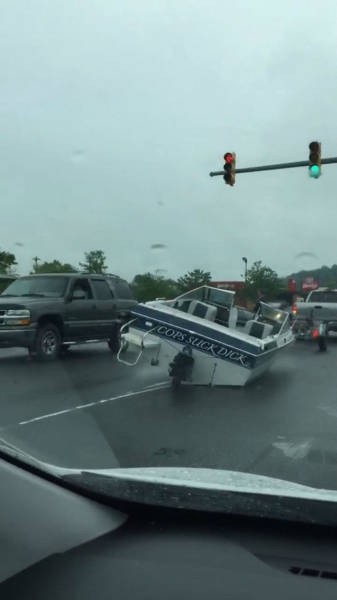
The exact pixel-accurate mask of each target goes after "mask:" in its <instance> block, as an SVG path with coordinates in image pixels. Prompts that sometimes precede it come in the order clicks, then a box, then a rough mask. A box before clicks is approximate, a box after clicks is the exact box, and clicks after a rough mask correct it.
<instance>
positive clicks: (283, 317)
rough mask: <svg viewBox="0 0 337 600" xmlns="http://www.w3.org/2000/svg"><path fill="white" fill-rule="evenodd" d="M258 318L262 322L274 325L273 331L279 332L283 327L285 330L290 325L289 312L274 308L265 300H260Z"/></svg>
mask: <svg viewBox="0 0 337 600" xmlns="http://www.w3.org/2000/svg"><path fill="white" fill-rule="evenodd" d="M257 320H258V321H259V322H260V323H268V324H269V325H273V333H279V332H280V331H281V329H282V331H284V330H285V329H288V327H290V322H289V314H288V313H287V312H285V311H283V310H279V309H277V308H273V307H272V306H270V305H269V304H265V303H264V302H260V306H259V310H258V313H257Z"/></svg>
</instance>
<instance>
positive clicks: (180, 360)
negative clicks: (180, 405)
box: [169, 346, 194, 388]
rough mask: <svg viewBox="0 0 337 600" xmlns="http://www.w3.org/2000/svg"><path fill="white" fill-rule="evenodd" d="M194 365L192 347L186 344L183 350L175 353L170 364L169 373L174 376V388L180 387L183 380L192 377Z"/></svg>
mask: <svg viewBox="0 0 337 600" xmlns="http://www.w3.org/2000/svg"><path fill="white" fill-rule="evenodd" d="M193 365H194V358H193V356H192V349H191V348H190V347H189V346H185V347H184V348H183V349H182V351H181V352H178V354H176V355H175V357H174V359H173V361H172V362H171V363H170V365H169V367H170V368H169V375H170V377H172V385H173V387H174V388H177V387H179V386H180V384H181V382H182V381H187V380H188V379H189V378H190V376H191V374H192V369H193Z"/></svg>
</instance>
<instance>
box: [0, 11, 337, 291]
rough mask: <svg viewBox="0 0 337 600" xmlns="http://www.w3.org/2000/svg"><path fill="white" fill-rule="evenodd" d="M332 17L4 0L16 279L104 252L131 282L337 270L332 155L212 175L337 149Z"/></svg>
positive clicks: (1, 75)
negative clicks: (159, 276) (251, 267)
mask: <svg viewBox="0 0 337 600" xmlns="http://www.w3.org/2000/svg"><path fill="white" fill-rule="evenodd" d="M336 22H337V3H336V0H331V1H330V0H323V1H322V2H320V3H318V2H317V1H316V2H313V1H312V0H297V1H296V2H295V1H294V0H284V1H282V2H272V1H270V0H254V1H253V0H236V2H232V1H231V2H227V1H224V0H219V1H218V0H202V1H201V0H119V1H117V0H55V1H51V0H29V2H23V1H22V0H2V1H1V4H0V90H1V92H0V192H1V211H0V223H1V227H0V246H1V247H2V248H4V249H6V250H11V251H14V252H15V254H16V256H17V258H18V260H19V267H20V272H22V273H24V272H25V271H27V270H29V269H30V267H31V263H32V258H33V257H34V256H36V255H37V256H39V257H40V258H41V259H42V260H53V259H54V258H57V259H59V260H62V261H66V262H70V263H72V264H75V265H77V264H78V262H79V261H80V260H81V259H82V258H83V253H84V251H86V250H91V249H97V248H98V249H103V250H104V251H105V253H106V255H107V258H108V263H109V270H110V271H111V272H115V273H118V274H120V275H123V276H125V277H127V278H131V277H133V276H134V275H135V274H136V273H141V272H145V271H155V270H162V271H160V272H162V273H163V274H167V275H168V276H173V277H175V276H178V275H180V274H182V273H184V272H185V271H187V270H190V269H193V268H196V267H198V268H203V269H206V270H209V271H211V273H212V275H213V278H214V279H236V278H239V277H240V275H241V274H242V272H243V263H242V257H243V256H246V257H247V258H248V261H249V264H251V263H252V262H253V261H255V260H259V259H261V260H262V261H263V262H264V263H266V264H268V265H270V266H271V267H273V268H274V269H275V270H276V271H277V272H278V273H279V274H281V275H285V274H287V273H290V272H292V271H295V270H299V269H301V268H308V267H310V266H312V267H317V266H320V265H322V264H328V265H331V264H332V263H336V262H337V242H336V230H337V194H336V190H337V165H336V166H334V165H331V166H327V167H323V174H322V177H321V178H320V179H319V180H317V181H315V180H310V179H309V177H308V174H307V169H306V168H301V169H293V170H288V171H274V172H269V173H254V174H243V175H238V176H237V181H236V185H235V187H234V188H230V187H229V186H226V185H225V184H224V181H223V180H222V178H212V179H211V178H210V177H209V172H210V171H212V170H219V169H221V168H222V165H223V160H222V156H223V153H224V152H226V151H232V150H234V151H236V153H237V166H238V167H244V166H253V165H257V164H266V163H273V162H284V161H291V160H295V161H297V160H306V159H307V157H308V149H307V147H308V143H309V142H310V141H311V140H313V139H318V140H320V141H321V142H322V155H323V156H325V157H327V156H335V155H337V109H336V106H337V104H336V98H337V27H336ZM153 244H164V245H165V248H158V247H157V248H155V249H151V246H152V245H153ZM308 252H309V253H313V254H314V255H315V256H313V257H312V256H311V257H310V256H309V257H308V255H307V254H306V253H308Z"/></svg>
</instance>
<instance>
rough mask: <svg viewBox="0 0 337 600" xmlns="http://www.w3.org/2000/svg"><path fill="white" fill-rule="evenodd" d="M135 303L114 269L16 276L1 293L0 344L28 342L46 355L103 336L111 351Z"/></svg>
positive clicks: (43, 357)
mask: <svg viewBox="0 0 337 600" xmlns="http://www.w3.org/2000/svg"><path fill="white" fill-rule="evenodd" d="M136 304H137V302H136V300H135V299H134V298H133V296H132V292H131V290H130V287H129V285H128V284H127V282H126V281H124V280H123V279H121V278H119V277H117V276H116V275H106V274H104V275H96V274H87V273H70V274H69V273H61V274H59V273H57V274H50V275H49V274H43V275H29V276H27V277H20V278H18V279H17V280H16V281H14V282H13V283H11V284H10V285H9V286H8V287H7V288H6V290H5V291H4V292H3V293H2V294H0V348H13V347H21V348H27V349H28V351H29V353H30V354H31V355H32V356H34V357H36V358H37V359H39V360H44V361H47V360H54V359H56V358H57V357H58V356H59V355H60V354H61V353H62V351H65V350H66V349H67V348H69V347H70V346H71V345H73V344H79V343H86V342H91V341H99V340H106V341H107V342H108V345H109V347H110V349H111V351H112V352H113V353H116V352H117V350H118V347H119V337H120V336H119V330H120V327H121V325H122V324H124V323H125V322H126V321H127V320H128V319H129V311H130V309H131V308H132V307H133V306H135V305H136Z"/></svg>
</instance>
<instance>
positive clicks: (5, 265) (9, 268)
mask: <svg viewBox="0 0 337 600" xmlns="http://www.w3.org/2000/svg"><path fill="white" fill-rule="evenodd" d="M16 265H17V262H16V258H15V254H12V253H11V252H6V250H0V273H2V274H3V275H11V274H12V273H13V272H14V267H15V266H16Z"/></svg>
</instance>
